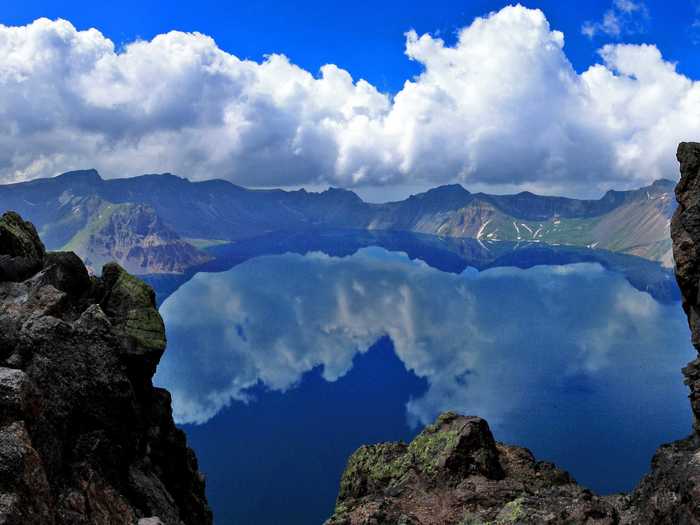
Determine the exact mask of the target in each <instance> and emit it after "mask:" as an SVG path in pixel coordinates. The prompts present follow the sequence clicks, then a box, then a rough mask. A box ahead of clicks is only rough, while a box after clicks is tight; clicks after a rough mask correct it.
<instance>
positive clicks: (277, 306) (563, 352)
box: [157, 248, 689, 425]
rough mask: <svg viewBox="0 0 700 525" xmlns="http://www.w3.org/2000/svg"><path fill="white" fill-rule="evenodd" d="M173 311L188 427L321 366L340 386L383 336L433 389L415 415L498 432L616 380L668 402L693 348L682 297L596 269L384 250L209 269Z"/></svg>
mask: <svg viewBox="0 0 700 525" xmlns="http://www.w3.org/2000/svg"><path fill="white" fill-rule="evenodd" d="M161 313H162V314H163V317H164V319H165V321H166V325H167V327H168V337H169V345H168V352H167V354H166V358H165V359H164V361H163V363H162V364H161V366H160V368H159V371H158V376H157V381H158V382H159V383H161V384H164V385H165V386H167V387H168V388H169V389H171V391H172V393H173V398H174V408H175V416H176V418H177V420H178V421H179V422H180V423H204V422H206V421H207V420H208V419H210V418H211V417H213V416H214V415H215V414H216V413H217V412H218V411H219V410H220V409H221V408H222V407H224V406H226V405H227V404H228V403H230V402H231V401H232V400H239V401H249V394H248V392H247V391H248V389H250V388H251V387H252V386H254V385H256V384H258V383H260V384H262V385H265V386H266V387H268V388H270V389H273V390H278V391H285V390H287V389H289V388H292V387H293V386H294V385H295V384H296V383H297V382H298V381H299V379H300V378H301V376H302V375H303V374H304V373H305V372H308V371H309V370H311V369H312V368H314V367H315V366H318V365H322V366H323V377H324V378H325V379H326V380H328V381H335V380H336V379H337V378H338V377H341V376H343V375H344V374H346V373H347V372H348V370H349V369H350V367H351V366H352V360H353V357H354V355H355V354H356V353H361V352H365V351H366V350H367V349H368V348H369V347H370V346H371V345H372V343H374V342H375V341H376V340H377V339H379V338H380V337H382V336H383V335H388V336H389V337H390V338H391V340H392V341H393V343H394V346H395V350H396V353H397V355H398V356H399V358H400V359H401V361H402V362H403V363H404V365H405V367H406V369H407V370H410V371H412V372H414V373H415V374H416V375H417V376H419V377H423V378H426V379H427V381H428V383H429V388H428V391H427V392H426V393H425V394H424V395H422V396H421V397H419V398H416V399H413V400H411V401H410V402H409V403H408V405H407V414H408V418H409V420H410V422H411V423H413V424H418V423H427V422H429V421H430V420H431V419H433V418H434V416H435V415H436V414H437V413H438V412H440V411H442V410H445V409H448V408H449V409H458V410H460V411H462V412H468V413H476V414H480V415H483V416H484V417H487V418H488V419H489V420H491V422H492V423H493V424H495V425H497V424H498V423H499V422H500V421H501V420H502V419H503V418H504V417H507V415H508V414H509V413H510V412H512V411H519V410H522V409H523V408H526V407H528V406H529V405H532V404H533V403H536V402H538V401H539V400H540V398H541V397H542V395H543V393H546V395H550V390H551V389H553V388H554V389H557V388H559V389H566V387H567V385H569V386H570V385H572V384H576V385H577V388H583V386H582V385H588V386H585V388H586V389H589V390H590V389H594V390H595V391H596V392H598V395H600V394H601V391H600V390H601V389H603V390H604V391H605V394H604V395H605V396H608V397H610V398H611V399H615V403H613V404H612V406H611V407H607V406H606V407H605V410H606V411H609V410H611V409H612V410H615V405H616V404H618V403H625V401H624V400H625V399H635V398H639V396H641V397H643V398H647V397H648V398H649V399H652V398H654V397H655V396H658V395H659V392H657V391H656V388H657V387H658V388H660V389H667V388H668V385H669V377H673V378H674V379H676V378H677V377H678V376H679V371H678V364H679V361H682V360H683V359H685V358H687V357H688V356H689V352H688V350H687V349H688V344H687V342H686V340H687V335H688V334H687V328H686V327H685V323H684V320H683V318H682V315H681V313H680V309H679V308H678V306H677V305H668V306H665V305H662V304H659V303H657V302H656V301H654V300H653V299H652V298H651V296H649V295H648V294H646V293H643V292H639V291H637V290H635V289H634V288H632V287H631V286H630V285H629V284H628V283H627V282H626V281H625V280H624V279H623V278H622V277H621V276H619V275H617V274H615V273H611V272H608V271H605V270H603V269H602V268H601V267H600V266H598V265H593V264H576V265H569V266H554V267H546V266H545V267H543V266H540V267H535V268H531V269H527V270H520V269H515V268H497V269H491V270H486V271H483V272H480V273H479V272H476V271H472V270H466V271H465V272H463V273H462V274H459V275H454V274H449V273H443V272H440V271H437V270H434V269H432V268H430V267H428V266H427V265H425V264H423V263H421V262H415V261H410V260H408V259H407V258H406V257H404V256H402V255H397V254H391V253H389V252H386V251H384V250H382V249H379V248H369V249H363V250H361V251H359V252H358V253H357V254H356V255H354V256H351V257H343V258H336V257H329V256H327V255H323V254H319V253H314V254H310V255H307V256H300V255H294V254H286V255H279V256H267V257H260V258H257V259H254V260H253V261H249V262H246V263H244V264H242V265H240V266H238V267H236V268H235V269H233V270H231V271H228V272H224V273H219V274H198V275H196V276H195V277H194V278H193V279H192V280H191V281H190V282H188V283H187V284H185V285H184V286H183V287H182V288H181V289H180V290H179V291H178V292H177V293H176V294H175V295H173V296H172V297H170V298H169V299H168V300H166V302H165V303H164V304H163V306H162V308H161ZM616 379H617V380H616ZM594 386H595V388H594ZM635 387H636V389H639V392H634V390H635ZM617 396H619V399H617Z"/></svg>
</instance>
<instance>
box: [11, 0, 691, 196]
mask: <svg viewBox="0 0 700 525" xmlns="http://www.w3.org/2000/svg"><path fill="white" fill-rule="evenodd" d="M640 5H641V4H639V3H635V2H631V1H630V0H626V1H619V0H618V1H617V2H616V3H615V7H614V8H615V9H616V10H617V11H616V12H620V13H632V14H639V12H640V10H641V9H642V7H635V6H640ZM406 55H407V56H408V58H409V59H411V60H415V61H417V62H419V63H420V64H421V65H422V66H423V73H422V74H421V75H420V76H418V77H417V78H415V79H412V80H408V81H406V83H405V85H404V87H403V89H401V91H399V92H398V93H396V94H395V95H394V96H389V95H387V94H384V93H381V92H379V91H378V90H377V89H376V88H375V87H374V86H372V85H371V84H369V83H368V82H366V81H364V80H354V79H353V78H352V77H351V75H350V73H349V72H347V71H345V70H343V69H341V68H340V67H338V66H336V65H327V66H324V67H323V68H322V69H321V71H320V73H319V75H317V76H314V75H313V74H312V73H310V72H308V71H305V70H303V69H301V68H299V67H297V66H295V65H294V64H293V63H291V62H290V61H289V59H287V58H286V57H285V56H283V55H276V54H275V55H270V56H268V57H267V58H266V59H265V60H264V61H263V62H262V63H257V62H253V61H248V60H240V59H238V58H237V57H236V56H234V55H232V54H229V53H227V52H225V51H223V50H221V49H220V48H218V47H217V45H216V43H215V42H214V41H213V40H212V39H211V38H209V37H207V36H205V35H202V34H198V33H180V32H170V33H167V34H163V35H159V36H157V37H155V38H154V39H153V40H150V41H137V42H133V43H130V44H128V45H126V46H125V47H124V48H123V49H121V50H116V49H115V46H114V44H113V43H112V42H111V41H110V40H109V39H107V38H105V37H104V36H103V35H102V34H101V33H100V32H99V31H97V30H94V29H91V30H88V31H78V30H76V29H75V28H74V27H73V26H72V25H71V24H70V23H69V22H67V21H65V20H57V21H50V20H46V19H40V20H37V21H35V22H34V23H32V24H29V25H27V26H22V27H8V26H0V180H1V181H3V182H10V181H19V180H26V179H29V178H33V177H37V176H47V175H53V174H55V173H59V172H61V171H65V170H68V169H75V168H85V167H96V168H98V169H99V170H100V171H101V172H102V173H103V175H105V176H108V177H114V176H125V175H133V174H139V173H144V172H162V171H171V172H174V173H177V174H179V175H183V176H187V177H189V178H192V179H204V178H211V177H220V178H226V179H229V180H231V181H233V182H236V183H241V184H246V185H252V186H263V185H282V186H292V185H302V184H308V185H323V184H334V185H340V186H373V185H374V186H381V185H388V184H396V185H421V184H423V185H428V184H430V185H432V184H437V183H445V182H454V181H459V182H462V183H464V184H466V185H470V184H478V185H480V187H486V188H488V187H489V186H494V187H498V186H500V187H504V186H508V187H512V188H528V189H531V190H534V191H541V192H547V193H556V192H560V193H566V194H578V195H582V194H587V195H595V194H597V193H599V192H600V191H601V190H604V189H607V188H608V187H609V186H613V185H614V186H617V187H633V186H637V185H640V184H644V183H647V182H650V181H651V180H652V179H654V178H658V177H662V176H665V177H669V178H675V177H676V172H677V166H676V163H675V160H674V155H675V148H676V144H677V142H678V141H680V140H688V139H692V138H696V137H697V136H698V135H699V134H700V105H698V99H699V98H700V87H699V86H698V84H697V83H696V82H693V81H691V80H690V79H688V78H686V77H685V76H683V75H681V74H679V73H677V72H676V71H675V67H674V65H673V64H671V63H669V62H667V61H665V60H664V59H663V57H662V56H661V54H660V53H659V52H658V50H657V49H656V48H655V47H653V46H627V45H614V46H606V47H605V48H603V50H602V51H601V57H602V63H601V64H598V65H595V66H593V67H591V68H590V69H589V70H587V71H585V72H583V73H582V74H578V73H577V72H576V71H574V69H573V68H572V66H571V64H570V62H569V60H568V59H567V57H566V54H565V53H564V36H563V34H562V33H560V32H558V31H555V30H552V29H551V28H550V26H549V24H548V22H547V20H546V18H545V16H544V14H543V13H542V12H541V11H539V10H530V9H526V8H524V7H522V6H511V7H506V8H504V9H502V10H501V11H499V12H497V13H492V14H490V15H488V16H487V17H484V18H478V19H476V20H475V21H474V22H473V23H472V24H471V25H469V26H468V27H465V28H463V29H462V30H461V31H460V33H459V36H458V40H457V42H456V44H455V45H453V46H448V45H446V44H445V43H444V42H443V41H442V40H441V39H439V38H436V37H433V36H431V35H427V34H425V35H418V34H416V33H415V32H413V31H410V32H408V33H407V35H406Z"/></svg>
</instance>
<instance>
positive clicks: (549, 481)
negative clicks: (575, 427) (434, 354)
mask: <svg viewBox="0 0 700 525" xmlns="http://www.w3.org/2000/svg"><path fill="white" fill-rule="evenodd" d="M678 160H679V162H680V165H681V180H680V182H679V183H678V185H677V187H676V199H677V201H678V208H677V209H676V211H675V214H674V216H673V220H672V222H671V237H672V239H673V251H674V257H675V261H676V277H677V280H678V284H679V286H680V289H681V293H682V296H683V308H684V310H685V312H686V313H687V315H688V322H689V325H690V329H691V332H692V342H693V345H694V346H695V348H696V349H697V350H698V351H699V352H700V144H698V143H682V144H681V145H680V146H679V148H678ZM659 351H663V349H659ZM683 373H684V375H685V377H686V384H688V386H689V387H690V396H689V397H690V401H691V407H692V411H693V414H694V416H695V423H694V431H693V433H692V434H691V435H690V436H689V437H687V438H686V439H683V440H680V441H676V442H674V443H669V444H666V445H662V446H661V447H660V448H659V449H658V450H657V452H656V454H655V455H654V458H653V459H652V462H651V471H650V473H649V474H648V475H647V476H645V477H644V478H643V479H642V480H641V482H640V483H639V485H638V486H637V488H636V489H635V490H634V491H633V492H632V493H630V494H627V495H616V496H606V497H600V496H597V495H595V494H592V493H591V492H590V491H588V490H586V489H585V488H582V487H580V486H579V485H577V484H576V482H575V481H574V480H573V478H571V476H570V475H569V474H567V473H566V472H564V471H561V470H559V469H557V468H556V467H555V466H554V465H551V464H549V463H544V462H538V461H536V460H535V459H534V457H533V456H532V454H531V453H530V452H529V451H527V450H526V449H523V448H520V447H516V446H511V445H504V444H501V443H497V442H495V441H494V438H493V436H492V435H491V432H490V430H489V428H488V425H487V424H486V422H485V421H484V420H482V419H480V418H477V417H464V416H458V415H456V414H452V413H447V414H443V415H441V416H440V417H439V418H438V420H437V422H436V423H435V424H434V425H431V426H429V427H428V428H426V429H425V430H424V431H423V432H422V433H421V434H419V435H418V437H416V439H414V440H413V441H412V442H411V443H410V444H404V443H382V444H378V445H372V446H366V447H362V448H360V449H359V450H358V451H357V452H355V453H354V454H353V455H352V456H351V458H350V459H349V461H348V465H347V468H346V470H345V472H344V474H343V477H342V480H341V484H340V492H339V495H338V500H337V505H336V509H335V513H334V515H333V516H332V517H331V518H330V519H329V520H328V522H327V525H396V524H401V525H470V524H473V525H476V524H483V525H485V524H487V523H488V524H514V523H528V524H530V523H531V524H539V523H557V524H572V523H575V524H578V523H585V524H624V525H632V524H648V525H657V524H667V525H682V524H697V523H700V359H695V360H694V361H692V362H691V363H690V364H689V365H688V366H687V367H686V368H684V369H683ZM582 424H585V422H582ZM601 475H605V473H604V472H601Z"/></svg>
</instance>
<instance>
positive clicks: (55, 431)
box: [0, 213, 212, 525]
mask: <svg viewBox="0 0 700 525" xmlns="http://www.w3.org/2000/svg"><path fill="white" fill-rule="evenodd" d="M164 349H165V332H164V327H163V322H162V320H161V318H160V315H159V314H158V312H157V310H156V309H155V305H154V294H153V291H152V290H151V289H150V287H148V286H147V285H146V284H144V283H143V282H142V281H140V280H138V279H136V278H134V277H132V276H131V275H129V274H128V273H126V272H125V271H124V270H123V269H122V268H120V267H119V266H118V265H116V264H109V265H107V266H105V267H104V269H103V271H102V276H101V277H100V278H96V277H90V276H89V275H88V272H87V270H86V268H85V266H84V265H83V263H82V262H81V261H80V259H79V258H78V257H77V256H76V255H75V254H73V253H70V252H54V253H47V252H46V251H45V249H44V246H43V244H42V242H41V241H40V240H39V237H38V235H37V233H36V230H35V229H34V227H33V226H32V225H31V224H30V223H27V222H24V221H23V220H22V219H21V218H20V216H19V215H17V214H15V213H5V214H4V215H2V218H0V523H3V524H7V525H20V524H21V525H88V524H90V525H95V524H97V525H116V524H123V525H135V524H137V523H138V524H140V525H156V524H158V523H163V524H165V525H202V524H203V525H206V524H210V523H211V522H212V517H211V512H210V510H209V507H208V505H207V502H206V498H205V495H204V480H203V477H202V475H201V474H200V473H199V472H198V469H197V460H196V458H195V456H194V453H193V452H192V451H191V450H190V449H189V448H188V447H187V444H186V440H185V436H184V434H183V432H182V431H180V430H179V429H177V428H176V427H175V425H174V423H173V419H172V413H171V408H170V395H169V393H168V392H167V391H165V390H163V389H159V388H154V387H153V386H152V383H151V377H152V376H153V374H154V372H155V369H156V365H157V364H158V361H159V359H160V357H161V355H162V353H163V351H164Z"/></svg>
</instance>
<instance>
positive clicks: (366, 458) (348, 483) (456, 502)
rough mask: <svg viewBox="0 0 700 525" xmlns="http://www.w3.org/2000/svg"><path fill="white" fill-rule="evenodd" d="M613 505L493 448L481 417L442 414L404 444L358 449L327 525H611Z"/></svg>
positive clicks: (521, 456) (509, 449)
mask: <svg viewBox="0 0 700 525" xmlns="http://www.w3.org/2000/svg"><path fill="white" fill-rule="evenodd" d="M613 503H614V502H612V501H607V500H606V499H605V498H599V497H596V496H594V495H593V494H591V492H589V491H588V490H586V489H584V488H582V487H580V486H579V485H577V484H576V483H575V481H574V480H573V479H572V478H571V476H569V474H567V473H566V472H564V471H563V470H559V469H558V468H556V467H555V466H554V465H552V464H551V463H547V462H543V461H536V460H535V458H534V457H533V456H532V453H531V452H530V451H529V450H527V449H524V448H521V447H515V446H508V445H503V444H500V443H496V442H495V441H494V439H493V436H492V435H491V431H490V430H489V427H488V424H487V423H486V421H484V420H483V419H481V418H478V417H464V416H458V415H456V414H453V413H445V414H442V415H441V416H440V417H439V418H438V420H437V421H436V422H435V424H433V425H431V426H429V427H427V428H426V429H425V430H424V431H423V432H421V433H420V434H419V435H418V437H416V439H414V440H413V441H412V442H411V443H410V444H408V445H407V444H403V443H382V444H379V445H372V446H368V447H362V448H360V449H359V450H358V451H357V452H355V453H354V454H353V455H352V457H351V458H350V460H349V461H348V466H347V469H346V470H345V473H344V474H343V478H342V480H341V483H340V494H339V496H338V503H337V506H336V511H335V514H334V516H333V517H332V518H331V519H330V520H329V521H328V522H327V525H395V524H404V525H438V524H440V525H443V524H459V525H467V524H470V525H471V524H474V525H476V524H486V523H499V524H506V523H598V524H613V523H618V520H619V515H618V512H617V510H616V509H615V506H614V505H613Z"/></svg>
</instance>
